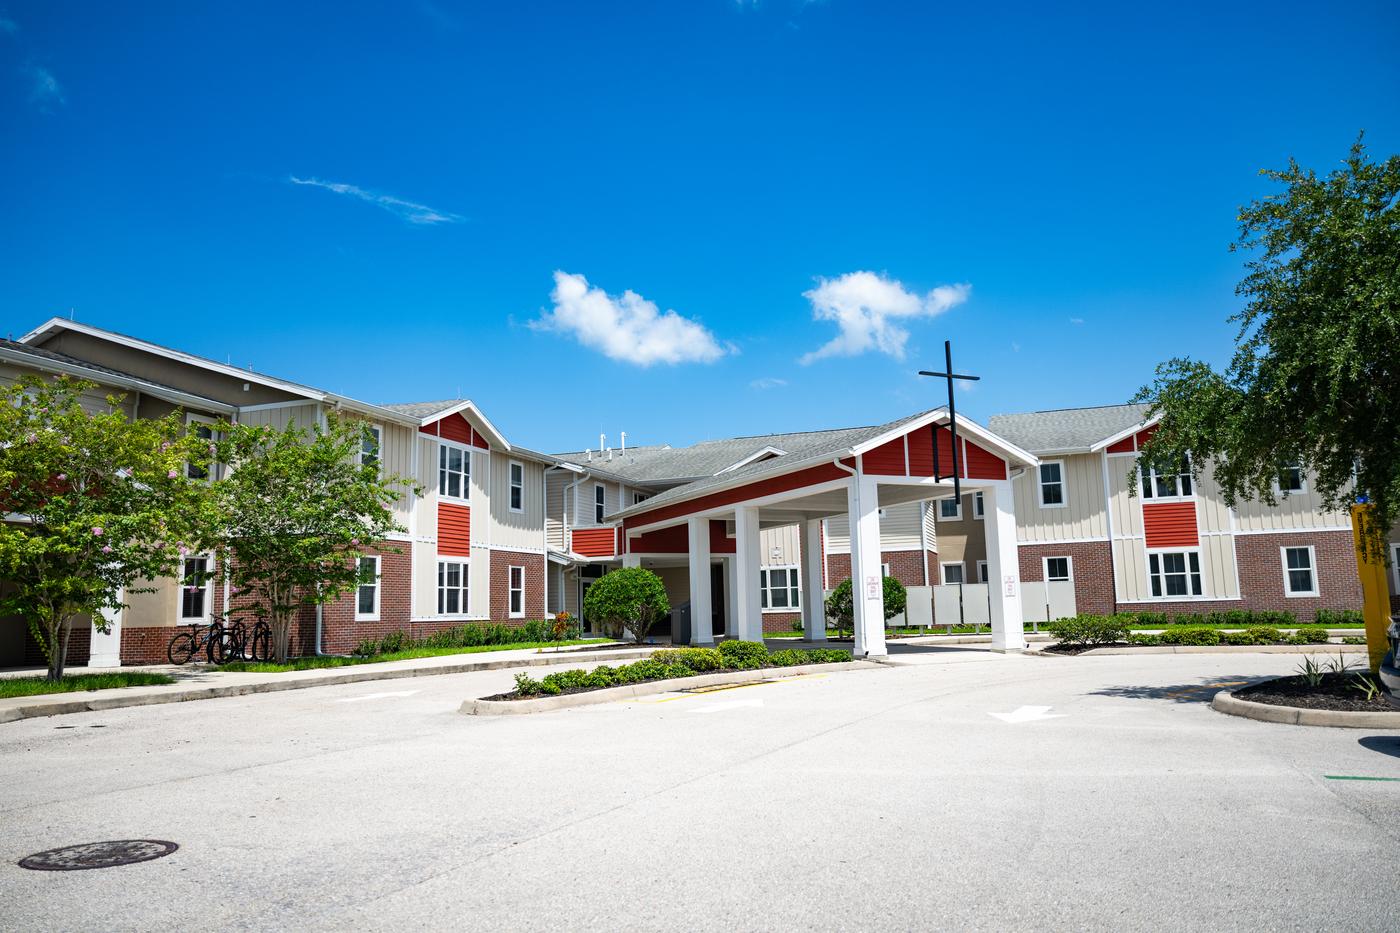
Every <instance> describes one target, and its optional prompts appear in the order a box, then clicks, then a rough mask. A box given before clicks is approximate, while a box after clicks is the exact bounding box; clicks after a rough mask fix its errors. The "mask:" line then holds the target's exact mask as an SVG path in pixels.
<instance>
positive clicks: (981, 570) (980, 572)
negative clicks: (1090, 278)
mask: <svg viewBox="0 0 1400 933" xmlns="http://www.w3.org/2000/svg"><path fill="white" fill-rule="evenodd" d="M977 582H978V583H989V582H991V578H990V577H988V576H987V562H986V561H985V560H979V561H978V562H977Z"/></svg>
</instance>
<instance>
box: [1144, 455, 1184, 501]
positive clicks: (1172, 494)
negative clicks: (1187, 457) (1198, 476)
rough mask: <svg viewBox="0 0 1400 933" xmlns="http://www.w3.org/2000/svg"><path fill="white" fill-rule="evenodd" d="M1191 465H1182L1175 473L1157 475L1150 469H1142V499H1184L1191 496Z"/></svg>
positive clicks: (1155, 471)
mask: <svg viewBox="0 0 1400 933" xmlns="http://www.w3.org/2000/svg"><path fill="white" fill-rule="evenodd" d="M1191 489H1192V484H1191V465H1190V464H1189V463H1183V464H1182V465H1181V467H1180V469H1178V470H1177V472H1175V473H1158V472H1157V470H1156V469H1154V468H1152V467H1143V468H1142V497H1143V498H1144V499H1177V498H1181V499H1184V498H1186V497H1188V496H1190V495H1191Z"/></svg>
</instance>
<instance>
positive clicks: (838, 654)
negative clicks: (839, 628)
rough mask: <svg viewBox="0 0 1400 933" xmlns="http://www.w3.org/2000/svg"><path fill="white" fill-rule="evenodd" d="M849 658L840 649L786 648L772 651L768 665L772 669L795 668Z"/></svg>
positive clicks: (849, 657) (847, 659)
mask: <svg viewBox="0 0 1400 933" xmlns="http://www.w3.org/2000/svg"><path fill="white" fill-rule="evenodd" d="M850 659H851V656H850V655H849V654H847V653H846V652H844V651H842V650H841V649H840V648H813V649H810V650H803V649H801V648H786V649H784V650H782V651H774V652H773V653H772V654H770V655H769V656H768V663H769V664H772V665H773V666H774V667H796V666H797V665H799V664H827V663H831V662H836V661H849V660H850Z"/></svg>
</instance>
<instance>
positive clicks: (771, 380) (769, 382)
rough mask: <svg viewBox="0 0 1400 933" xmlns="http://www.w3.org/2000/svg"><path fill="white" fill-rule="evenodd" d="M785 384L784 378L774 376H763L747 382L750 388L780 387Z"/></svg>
mask: <svg viewBox="0 0 1400 933" xmlns="http://www.w3.org/2000/svg"><path fill="white" fill-rule="evenodd" d="M785 385H787V380H786V379H779V378H777V377H776V376H764V377H763V378H761V379H755V380H754V381H753V382H750V383H749V388H750V389H781V388H782V387H783V386H785Z"/></svg>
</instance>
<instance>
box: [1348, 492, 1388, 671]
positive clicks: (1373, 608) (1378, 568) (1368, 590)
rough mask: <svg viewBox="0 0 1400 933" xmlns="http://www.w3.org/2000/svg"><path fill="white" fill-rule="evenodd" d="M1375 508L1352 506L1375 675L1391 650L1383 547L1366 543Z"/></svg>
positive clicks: (1358, 563) (1359, 504)
mask: <svg viewBox="0 0 1400 933" xmlns="http://www.w3.org/2000/svg"><path fill="white" fill-rule="evenodd" d="M1371 508H1373V506H1371V505H1370V504H1368V503H1357V504H1355V505H1353V506H1352V507H1351V535H1352V543H1353V544H1355V546H1356V575H1357V576H1358V577H1360V578H1361V594H1362V597H1363V601H1362V605H1361V612H1362V614H1363V615H1364V616H1365V619H1366V653H1367V654H1368V655H1369V656H1370V661H1371V673H1373V674H1375V673H1378V672H1379V671H1380V669H1381V659H1382V658H1384V657H1385V653H1386V652H1387V651H1388V650H1390V646H1389V644H1388V643H1387V640H1386V629H1387V628H1389V626H1390V591H1389V589H1388V588H1387V586H1386V578H1385V557H1384V554H1383V552H1382V551H1381V549H1380V548H1375V547H1371V548H1367V547H1365V546H1364V542H1363V541H1362V531H1361V526H1362V522H1363V518H1362V516H1363V515H1365V514H1367V513H1368V512H1369V510H1370V509H1371Z"/></svg>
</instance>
